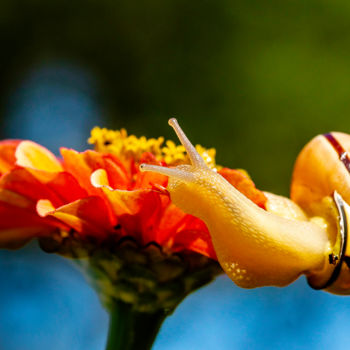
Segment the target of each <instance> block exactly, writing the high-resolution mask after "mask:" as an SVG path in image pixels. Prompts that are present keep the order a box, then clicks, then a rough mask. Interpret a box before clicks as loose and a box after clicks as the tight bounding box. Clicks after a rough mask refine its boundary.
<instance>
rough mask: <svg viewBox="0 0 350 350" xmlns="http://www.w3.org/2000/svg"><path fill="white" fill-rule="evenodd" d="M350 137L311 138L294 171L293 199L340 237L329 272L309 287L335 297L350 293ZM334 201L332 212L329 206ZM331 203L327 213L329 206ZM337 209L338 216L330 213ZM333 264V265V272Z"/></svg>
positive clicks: (334, 134)
mask: <svg viewBox="0 0 350 350" xmlns="http://www.w3.org/2000/svg"><path fill="white" fill-rule="evenodd" d="M349 151H350V135H347V134H344V133H340V132H332V133H329V134H324V135H319V136H317V137H315V138H314V139H312V140H311V141H310V142H309V143H308V144H307V145H306V146H305V147H304V148H303V150H302V151H301V152H300V154H299V156H298V158H297V160H296V163H295V167H294V171H293V176H292V184H291V199H292V200H293V201H294V202H295V203H297V204H298V205H299V206H300V207H301V208H302V209H303V210H304V211H305V212H306V213H307V214H308V215H309V216H310V217H313V216H317V215H320V216H322V217H326V218H327V221H328V223H330V224H334V220H333V221H332V217H333V218H334V217H336V218H337V220H336V223H335V224H336V225H337V230H336V232H337V235H335V236H334V237H333V240H334V242H333V244H334V246H335V247H336V249H335V251H336V250H338V253H337V254H333V255H330V256H329V262H330V265H328V266H327V271H323V272H322V273H321V274H319V275H317V276H309V278H308V281H309V284H310V285H311V286H312V287H314V288H316V289H326V290H327V291H329V292H332V293H336V294H350V269H349V266H350V247H349V244H347V243H348V240H347V231H348V227H349V224H350V221H349V218H350V207H349V205H348V204H347V203H350V157H349ZM330 198H332V199H333V209H331V208H332V204H331V203H330V202H331V201H330ZM325 203H328V212H327V204H325ZM334 209H336V212H337V213H336V215H335V216H334V214H331V211H332V210H334ZM331 265H334V267H333V269H332V268H331Z"/></svg>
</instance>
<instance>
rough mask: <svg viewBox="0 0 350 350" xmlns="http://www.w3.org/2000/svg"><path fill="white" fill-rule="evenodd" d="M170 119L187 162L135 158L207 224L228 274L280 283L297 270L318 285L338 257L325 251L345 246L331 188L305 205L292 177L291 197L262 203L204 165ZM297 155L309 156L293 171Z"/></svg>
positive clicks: (250, 284)
mask: <svg viewBox="0 0 350 350" xmlns="http://www.w3.org/2000/svg"><path fill="white" fill-rule="evenodd" d="M169 124H170V125H171V126H172V127H173V128H174V130H175V132H176V134H177V135H178V137H179V139H180V141H181V143H182V144H183V146H184V147H185V148H186V151H187V153H188V155H189V158H190V160H191V165H180V166H177V167H174V168H167V167H160V166H155V165H149V164H142V165H141V170H142V171H153V172H157V173H161V174H164V175H167V176H168V177H169V183H168V188H167V190H168V192H169V194H170V197H171V199H172V201H173V202H174V204H175V205H177V206H178V207H180V208H181V209H182V210H183V211H185V212H186V213H189V214H192V215H194V216H197V217H199V218H200V219H201V220H203V221H204V222H205V223H206V225H207V226H208V229H209V232H210V235H211V238H212V241H213V245H214V248H215V251H216V254H217V257H218V260H219V263H220V264H221V266H222V268H223V269H224V271H225V272H226V273H227V275H228V276H229V277H230V278H231V279H232V280H233V281H234V282H235V283H236V284H237V285H239V286H241V287H244V288H254V287H260V286H269V285H273V286H285V285H287V284H289V283H291V282H293V281H294V280H295V279H296V278H298V277H299V276H300V275H301V274H306V275H307V277H308V278H309V280H311V281H312V283H313V284H314V285H315V286H323V285H325V284H326V283H327V282H328V281H329V279H330V277H332V276H333V272H334V269H335V268H336V267H335V265H337V264H339V260H338V261H337V263H336V264H334V262H333V261H330V256H334V257H336V256H340V250H341V249H343V248H344V247H343V245H342V244H343V243H344V240H341V239H339V237H340V236H339V234H338V232H339V230H340V228H339V220H338V217H339V214H338V210H337V209H338V207H337V205H336V203H335V202H334V201H333V200H332V199H331V197H329V196H330V195H332V194H333V192H331V193H328V192H329V191H328V192H327V191H325V192H322V193H320V195H319V198H321V199H320V201H319V204H318V205H315V206H314V205H313V204H312V203H313V202H312V201H313V200H314V198H313V197H312V196H311V195H310V196H309V197H310V201H309V202H308V205H306V206H304V203H303V199H300V200H299V198H302V195H301V193H302V191H303V188H304V186H306V187H307V186H308V185H307V183H306V181H302V182H300V184H299V185H297V182H295V186H294V187H293V186H292V193H293V195H294V197H295V198H298V200H296V201H295V202H294V201H291V200H290V199H288V198H284V197H280V196H276V195H273V194H268V193H267V194H266V195H267V198H268V202H267V206H266V209H267V210H264V209H262V208H260V207H258V206H257V205H256V204H255V203H253V202H252V201H250V200H249V199H248V198H247V197H245V196H244V195H243V194H242V193H240V192H239V191H238V190H237V189H236V188H235V187H234V186H232V185H231V184H230V183H229V182H228V181H226V180H225V179H224V178H223V177H222V176H221V175H219V174H218V173H217V172H215V171H213V170H212V169H210V168H209V167H208V166H207V165H206V163H205V162H204V161H203V159H202V158H201V156H200V155H199V154H198V153H197V152H196V150H195V148H194V147H193V145H192V144H191V143H190V141H189V140H188V138H187V137H186V135H185V134H184V133H183V131H182V130H181V128H180V126H179V125H178V123H177V121H176V120H175V119H171V120H170V121H169ZM349 143H350V141H349ZM338 158H339V157H338ZM304 161H306V162H308V157H307V156H305V157H304V156H301V158H299V159H298V162H297V165H296V168H295V169H296V170H295V176H297V175H296V174H297V173H298V172H300V171H301V170H300V168H299V166H300V167H302V166H303V165H302V163H303V162H304ZM349 181H350V180H349ZM349 185H350V183H349ZM348 188H350V186H349V187H348ZM334 190H335V189H333V191H334ZM339 192H340V193H342V192H341V191H339ZM349 195H350V191H349ZM337 198H338V197H337ZM339 198H341V196H339ZM349 198H350V196H349ZM292 199H293V197H292ZM338 200H339V201H341V200H340V199H338ZM304 207H305V209H304ZM339 266H340V265H338V267H337V268H338V269H339Z"/></svg>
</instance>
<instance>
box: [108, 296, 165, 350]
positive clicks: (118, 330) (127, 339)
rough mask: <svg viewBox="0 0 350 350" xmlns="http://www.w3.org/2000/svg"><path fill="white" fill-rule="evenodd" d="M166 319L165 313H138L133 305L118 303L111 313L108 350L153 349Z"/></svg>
mask: <svg viewBox="0 0 350 350" xmlns="http://www.w3.org/2000/svg"><path fill="white" fill-rule="evenodd" d="M165 317H166V313H165V312H164V311H157V312H154V313H146V312H138V311H134V310H132V305H131V304H126V303H123V302H121V301H118V302H116V303H115V305H114V308H113V309H112V310H111V311H110V325H109V332H108V340H107V347H106V350H149V349H151V348H152V345H153V343H154V340H155V338H156V336H157V334H158V332H159V329H160V327H161V325H162V323H163V321H164V319H165Z"/></svg>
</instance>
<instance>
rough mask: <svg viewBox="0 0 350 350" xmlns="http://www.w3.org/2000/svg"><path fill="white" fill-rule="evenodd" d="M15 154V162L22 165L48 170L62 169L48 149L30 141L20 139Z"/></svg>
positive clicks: (56, 170)
mask: <svg viewBox="0 0 350 350" xmlns="http://www.w3.org/2000/svg"><path fill="white" fill-rule="evenodd" d="M15 156H16V164H17V165H19V166H22V167H27V168H31V169H37V170H45V171H49V172H59V171H62V170H63V168H62V165H61V163H60V162H59V161H58V159H57V158H56V157H55V156H54V155H53V154H52V153H51V152H50V151H49V150H48V149H46V148H45V147H43V146H40V145H38V144H37V143H35V142H32V141H22V142H21V143H20V144H19V145H18V147H17V149H16V153H15Z"/></svg>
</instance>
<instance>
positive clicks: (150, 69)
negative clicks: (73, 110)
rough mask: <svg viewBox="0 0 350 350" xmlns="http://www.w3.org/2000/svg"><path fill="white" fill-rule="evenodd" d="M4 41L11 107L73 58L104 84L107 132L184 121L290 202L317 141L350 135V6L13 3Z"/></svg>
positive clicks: (1, 23) (5, 91)
mask: <svg viewBox="0 0 350 350" xmlns="http://www.w3.org/2000/svg"><path fill="white" fill-rule="evenodd" d="M0 44H1V55H0V76H1V77H2V78H1V79H2V83H1V85H0V93H1V98H2V99H1V101H2V102H1V103H2V104H1V106H2V110H4V108H6V101H7V98H8V97H9V94H10V93H11V92H12V91H13V89H14V88H16V86H17V85H18V84H19V83H20V82H21V80H22V79H23V78H24V77H25V75H26V72H28V71H29V70H30V69H31V68H33V67H34V66H36V65H39V64H40V63H42V62H44V61H49V60H54V59H56V60H57V59H64V60H70V61H73V62H75V63H77V64H79V65H80V66H82V67H84V68H86V69H87V70H88V71H91V72H92V74H94V75H96V76H97V78H98V81H99V91H100V100H101V101H102V103H103V105H104V106H105V108H106V115H107V116H108V117H109V120H110V122H109V123H108V126H110V127H120V126H126V127H127V128H128V129H129V130H130V131H133V132H135V133H138V134H142V133H146V134H147V135H148V136H158V135H160V134H165V136H168V135H171V134H170V131H169V130H168V128H167V125H166V120H167V118H168V117H169V116H173V115H176V116H178V117H179V118H180V119H181V121H182V124H183V126H184V128H185V130H187V132H188V134H189V135H190V136H192V139H193V140H194V142H198V143H199V142H201V143H202V144H204V145H207V146H215V147H216V148H217V149H218V160H219V161H220V162H221V163H224V164H226V165H229V166H231V167H233V166H237V167H243V168H246V169H248V171H249V172H250V173H251V174H252V176H253V177H254V179H255V180H256V182H257V184H258V185H259V186H260V187H262V188H264V189H268V190H272V191H276V192H280V193H284V194H286V193H287V191H288V183H289V177H290V173H291V168H292V164H293V160H294V159H295V156H296V154H297V152H298V150H299V149H300V147H301V146H302V145H303V144H304V143H305V142H306V141H307V140H308V139H309V138H311V137H312V136H313V135H315V134H316V133H319V132H324V131H328V130H334V129H338V130H343V131H348V130H349V129H350V122H349V121H348V120H349V118H348V113H349V108H350V99H349V98H348V95H349V80H350V74H349V73H350V64H349V61H350V4H349V2H348V1H347V0H334V1H325V0H306V1H301V2H295V1H292V0H287V1H283V2H280V1H277V0H274V1H258V0H237V1H230V0H219V1H209V0H193V1H184V0H176V1H175V0H169V1H160V0H150V1H147V2H142V1H126V0H120V1H115V0H101V1H92V0H87V1H82V0H75V1H68V0H59V1H58V0H52V1H43V0H30V1H29V0H3V1H1V4H0ZM2 136H9V135H2Z"/></svg>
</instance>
